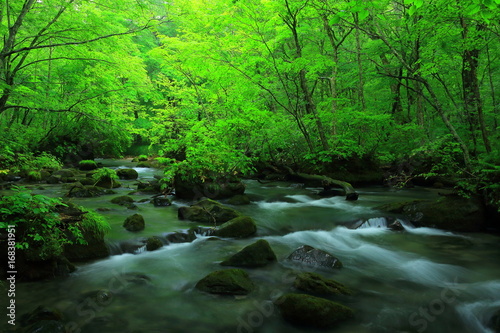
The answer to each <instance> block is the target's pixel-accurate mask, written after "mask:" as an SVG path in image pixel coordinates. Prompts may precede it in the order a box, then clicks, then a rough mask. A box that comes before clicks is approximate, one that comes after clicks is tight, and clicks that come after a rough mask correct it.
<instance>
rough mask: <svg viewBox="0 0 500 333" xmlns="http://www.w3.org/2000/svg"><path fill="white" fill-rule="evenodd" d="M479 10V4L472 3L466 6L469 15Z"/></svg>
mask: <svg viewBox="0 0 500 333" xmlns="http://www.w3.org/2000/svg"><path fill="white" fill-rule="evenodd" d="M480 10H481V7H480V6H479V5H472V6H470V7H469V8H468V11H467V15H469V16H474V15H475V14H477V13H478V12H479V11H480Z"/></svg>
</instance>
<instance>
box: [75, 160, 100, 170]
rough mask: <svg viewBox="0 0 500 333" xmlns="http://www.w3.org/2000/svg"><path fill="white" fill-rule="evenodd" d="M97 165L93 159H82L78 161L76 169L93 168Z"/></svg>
mask: <svg viewBox="0 0 500 333" xmlns="http://www.w3.org/2000/svg"><path fill="white" fill-rule="evenodd" d="M98 167H99V166H98V165H97V163H96V162H95V161H92V160H82V161H80V162H78V169H80V170H82V171H90V170H95V169H97V168H98Z"/></svg>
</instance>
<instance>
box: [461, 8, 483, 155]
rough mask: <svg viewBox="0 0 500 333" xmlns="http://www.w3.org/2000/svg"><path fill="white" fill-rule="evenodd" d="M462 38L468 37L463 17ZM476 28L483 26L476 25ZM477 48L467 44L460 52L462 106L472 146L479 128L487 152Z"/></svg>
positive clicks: (466, 25)
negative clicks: (469, 47)
mask: <svg viewBox="0 0 500 333" xmlns="http://www.w3.org/2000/svg"><path fill="white" fill-rule="evenodd" d="M460 22H461V24H462V38H463V39H464V41H466V42H467V39H469V38H470V37H469V26H468V24H467V22H466V21H465V18H463V17H462V18H461V19H460ZM477 29H478V30H483V27H481V26H478V27H477ZM479 52H480V51H479V49H478V48H472V49H467V45H466V47H465V49H464V51H463V53H462V88H463V97H464V106H465V111H466V116H467V120H468V122H469V126H470V130H471V135H472V139H473V142H474V146H476V144H477V143H476V131H477V130H480V131H481V135H482V139H483V143H484V147H485V149H486V151H487V152H488V153H490V152H491V145H490V142H489V139H488V132H487V130H486V124H485V122H484V115H483V106H482V101H481V93H480V90H479V80H478V79H477V70H478V67H479Z"/></svg>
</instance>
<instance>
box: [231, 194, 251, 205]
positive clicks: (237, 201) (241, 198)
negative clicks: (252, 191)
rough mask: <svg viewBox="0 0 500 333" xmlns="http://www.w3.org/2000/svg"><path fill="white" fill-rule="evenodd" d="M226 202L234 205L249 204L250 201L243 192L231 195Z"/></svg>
mask: <svg viewBox="0 0 500 333" xmlns="http://www.w3.org/2000/svg"><path fill="white" fill-rule="evenodd" d="M227 203H228V204H230V205H234V206H243V205H249V204H250V203H251V201H250V198H249V197H248V196H246V195H245V194H238V195H235V196H232V197H231V198H229V199H228V200H227Z"/></svg>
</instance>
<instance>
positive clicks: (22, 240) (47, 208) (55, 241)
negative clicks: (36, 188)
mask: <svg viewBox="0 0 500 333" xmlns="http://www.w3.org/2000/svg"><path fill="white" fill-rule="evenodd" d="M57 206H65V204H64V203H63V202H62V201H61V200H60V199H55V198H49V197H46V196H43V195H39V194H36V195H35V194H32V193H31V192H30V191H28V190H26V189H24V188H21V187H15V188H14V194H13V195H9V196H3V197H1V198H0V220H1V221H8V222H1V223H0V227H1V228H2V229H6V228H7V226H8V225H13V226H15V228H16V233H17V235H19V236H17V237H19V238H18V240H17V242H16V247H17V248H19V249H23V250H26V251H27V253H28V256H29V257H31V258H33V259H36V258H39V259H47V258H51V257H54V256H57V255H59V254H61V253H62V251H63V247H64V245H65V244H71V243H72V241H70V240H69V239H68V237H67V231H69V232H70V233H71V234H72V235H73V236H74V237H75V238H76V239H77V241H78V242H79V243H83V238H82V235H81V232H80V231H79V230H78V229H77V228H75V227H74V226H70V225H63V224H62V223H61V220H60V218H59V214H58V213H57V211H56V207H57Z"/></svg>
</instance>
